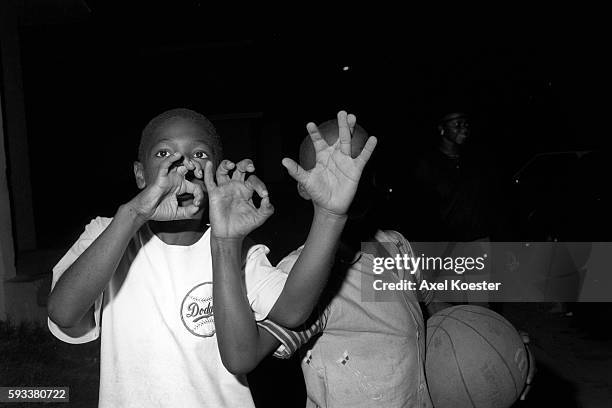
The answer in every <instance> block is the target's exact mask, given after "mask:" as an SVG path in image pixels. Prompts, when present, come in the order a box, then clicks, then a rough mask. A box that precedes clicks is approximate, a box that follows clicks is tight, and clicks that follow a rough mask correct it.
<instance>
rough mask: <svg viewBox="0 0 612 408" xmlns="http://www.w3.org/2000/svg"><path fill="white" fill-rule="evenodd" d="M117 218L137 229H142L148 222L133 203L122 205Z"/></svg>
mask: <svg viewBox="0 0 612 408" xmlns="http://www.w3.org/2000/svg"><path fill="white" fill-rule="evenodd" d="M115 218H118V219H121V220H122V221H123V222H126V223H128V224H131V225H133V226H134V227H135V228H136V229H138V228H140V227H142V226H143V225H144V224H145V223H146V222H147V221H148V217H147V216H145V215H144V214H143V213H142V212H140V211H138V209H137V208H136V206H134V205H133V203H132V202H128V203H126V204H123V205H121V206H120V207H119V209H118V210H117V214H116V215H115Z"/></svg>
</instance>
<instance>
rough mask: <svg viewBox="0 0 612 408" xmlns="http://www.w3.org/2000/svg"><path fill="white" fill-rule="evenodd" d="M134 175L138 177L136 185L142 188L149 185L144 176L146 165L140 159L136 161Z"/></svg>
mask: <svg viewBox="0 0 612 408" xmlns="http://www.w3.org/2000/svg"><path fill="white" fill-rule="evenodd" d="M134 177H136V185H137V186H138V188H139V189H141V190H142V189H143V188H145V187H146V186H147V183H146V181H145V177H144V167H143V165H142V163H141V162H139V161H135V162H134Z"/></svg>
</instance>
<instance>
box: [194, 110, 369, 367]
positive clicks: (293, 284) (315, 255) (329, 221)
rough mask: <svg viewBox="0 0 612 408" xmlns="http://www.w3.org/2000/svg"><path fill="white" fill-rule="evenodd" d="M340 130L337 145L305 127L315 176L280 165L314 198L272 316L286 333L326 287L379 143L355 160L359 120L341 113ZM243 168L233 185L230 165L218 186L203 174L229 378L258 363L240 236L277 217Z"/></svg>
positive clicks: (258, 183)
mask: <svg viewBox="0 0 612 408" xmlns="http://www.w3.org/2000/svg"><path fill="white" fill-rule="evenodd" d="M338 124H339V129H340V130H339V138H338V140H337V141H336V143H334V144H333V145H332V146H329V145H328V144H327V142H326V141H325V140H324V139H323V137H322V136H321V135H320V133H319V131H318V129H317V127H316V125H314V124H313V123H310V124H308V126H307V129H308V131H309V133H310V136H311V138H312V140H313V143H314V145H315V152H316V155H317V164H316V166H315V168H313V169H312V170H310V171H305V170H304V169H302V168H301V167H300V166H299V165H298V164H297V163H295V162H294V161H293V160H290V159H285V160H283V165H285V167H287V169H288V171H289V173H290V175H291V176H292V177H294V178H295V179H296V180H297V181H298V183H300V185H301V187H303V188H304V190H305V191H306V192H307V193H308V194H309V196H310V198H311V199H312V201H313V203H314V206H315V215H314V220H313V224H312V226H311V231H310V234H309V237H308V239H307V242H306V244H305V248H304V250H303V251H302V254H301V255H300V257H299V259H298V260H297V261H296V263H295V264H294V266H293V268H292V270H291V274H290V276H289V278H288V280H287V282H286V284H285V287H284V288H283V291H282V293H281V295H280V297H279V299H278V300H277V302H276V304H275V305H274V307H273V308H272V310H271V313H270V314H269V316H270V317H271V318H272V319H274V320H276V321H277V322H278V323H280V324H282V325H286V326H289V327H295V326H297V325H299V324H301V323H303V322H304V321H305V320H306V319H307V318H308V316H309V315H310V314H311V312H312V309H313V307H314V305H315V303H316V302H317V300H318V297H319V294H320V293H321V291H322V289H323V287H324V286H325V282H326V280H327V276H328V274H329V270H330V269H331V265H332V262H333V256H334V253H335V249H336V245H337V242H338V238H339V236H340V233H341V232H342V229H343V227H344V223H345V222H346V213H347V211H348V208H349V206H350V204H351V202H352V199H353V197H354V195H355V192H356V190H357V186H358V183H359V178H360V176H361V172H362V170H363V167H364V166H365V164H366V162H367V161H368V159H369V157H370V155H371V153H372V151H373V149H374V146H375V145H376V139H375V138H373V137H372V138H370V140H368V142H367V143H366V146H365V147H364V149H363V151H362V152H361V154H360V155H359V156H358V157H357V158H355V159H353V158H351V135H350V132H351V128H352V127H353V126H354V124H355V117H354V115H350V116H348V115H347V114H346V112H340V113H339V114H338ZM241 163H244V161H243V162H241ZM241 163H239V164H238V165H237V166H236V170H235V171H234V174H233V175H232V179H231V180H230V179H229V176H228V174H227V171H229V170H230V168H233V164H231V167H227V166H226V165H225V164H223V163H222V165H221V166H219V169H218V170H217V183H218V185H217V184H216V183H215V182H214V179H213V176H212V169H211V166H210V165H207V167H206V172H205V182H206V189H207V191H208V194H209V201H210V221H211V230H212V235H211V248H212V256H213V279H214V282H215V285H213V293H214V295H213V296H214V297H215V302H214V308H215V326H216V328H217V336H218V340H219V348H220V352H221V358H222V360H223V363H224V365H225V366H226V368H227V369H228V370H229V371H231V372H245V370H248V369H250V368H252V367H253V365H252V364H253V362H254V361H255V362H258V360H257V350H259V349H261V347H260V345H259V344H258V342H259V334H258V331H257V325H256V323H255V319H254V318H253V314H252V311H251V310H250V305H249V303H248V299H247V296H246V291H245V289H244V287H243V285H242V280H241V275H240V273H239V267H240V262H239V260H240V258H241V253H240V250H241V247H242V239H243V237H244V236H246V234H248V233H249V232H251V231H252V230H253V229H254V228H257V227H259V226H260V225H261V224H263V222H265V220H266V219H267V218H268V217H269V216H270V215H271V214H272V212H273V209H272V206H271V204H270V201H269V198H268V193H267V191H266V188H265V185H263V183H262V182H261V181H260V180H259V179H257V178H256V177H255V176H251V177H249V179H247V180H246V182H244V173H245V172H246V170H245V169H246V167H248V166H246V167H245V166H244V164H243V165H242V166H241ZM241 167H245V169H241ZM250 167H251V169H250V170H249V171H253V170H254V169H253V168H252V167H253V166H252V165H251V166H250ZM254 191H256V192H257V193H258V195H259V196H261V197H262V201H261V206H260V208H256V207H255V206H254V205H253V202H252V199H251V197H252V194H253V192H254ZM221 274H222V275H227V276H221ZM255 364H256V363H255Z"/></svg>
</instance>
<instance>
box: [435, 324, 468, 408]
mask: <svg viewBox="0 0 612 408" xmlns="http://www.w3.org/2000/svg"><path fill="white" fill-rule="evenodd" d="M447 317H448V315H447ZM438 327H439V328H440V330H442V331H443V332H444V333H445V334H446V335H447V336H448V340H449V341H450V346H451V349H452V350H453V356H455V363H456V364H457V370H458V371H459V376H460V377H461V382H462V383H463V388H464V389H465V392H467V395H468V398H469V399H470V402H471V403H472V407H474V408H476V404H474V400H473V399H472V394H470V390H469V388H468V386H467V384H466V383H465V378H464V377H463V372H462V371H461V366H460V365H459V360H458V359H457V353H456V352H455V345H454V344H453V338H452V337H451V336H450V334H448V332H447V331H446V330H445V329H444V328H443V327H440V326H438Z"/></svg>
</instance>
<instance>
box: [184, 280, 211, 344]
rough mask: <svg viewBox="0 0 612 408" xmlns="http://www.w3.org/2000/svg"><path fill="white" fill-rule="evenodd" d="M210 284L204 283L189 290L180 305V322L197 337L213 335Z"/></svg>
mask: <svg viewBox="0 0 612 408" xmlns="http://www.w3.org/2000/svg"><path fill="white" fill-rule="evenodd" d="M212 294H213V292H212V282H204V283H200V284H199V285H197V286H195V287H194V288H193V289H191V290H190V291H189V292H188V293H187V294H186V295H185V298H184V299H183V303H182V304H181V320H183V324H184V325H185V327H186V328H187V330H189V332H190V333H191V334H193V335H195V336H199V337H210V336H212V335H213V334H215V317H214V316H213V295H212Z"/></svg>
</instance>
